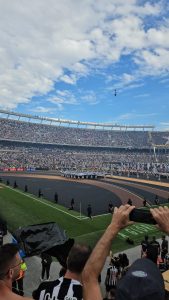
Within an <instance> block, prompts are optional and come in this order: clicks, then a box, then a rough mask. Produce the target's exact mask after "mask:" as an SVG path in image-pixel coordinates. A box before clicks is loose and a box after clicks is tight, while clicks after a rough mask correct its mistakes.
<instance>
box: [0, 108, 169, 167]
mask: <svg viewBox="0 0 169 300" xmlns="http://www.w3.org/2000/svg"><path fill="white" fill-rule="evenodd" d="M0 126H1V131H0V169H1V170H3V169H5V168H11V167H14V168H35V169H50V170H60V171H65V170H77V171H104V172H110V171H111V170H112V169H114V170H119V171H123V170H126V169H127V170H133V171H150V172H151V171H152V172H157V171H158V172H159V171H160V172H169V164H168V163H167V161H168V157H169V147H168V145H169V142H168V141H169V132H151V131H147V130H144V127H143V130H142V131H141V130H140V129H139V130H131V129H130V130H112V129H111V128H109V129H104V128H103V129H89V128H75V127H67V126H58V125H49V124H41V123H34V122H33V123H32V122H30V119H29V118H28V121H23V120H19V119H17V120H15V119H11V115H10V113H9V114H8V118H3V117H1V118H0ZM158 145H159V148H158ZM163 146H164V147H163Z"/></svg>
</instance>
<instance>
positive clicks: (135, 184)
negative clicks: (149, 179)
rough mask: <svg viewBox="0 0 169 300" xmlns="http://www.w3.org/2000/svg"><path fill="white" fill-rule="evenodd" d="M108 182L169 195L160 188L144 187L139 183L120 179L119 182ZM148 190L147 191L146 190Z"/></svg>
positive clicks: (112, 180)
mask: <svg viewBox="0 0 169 300" xmlns="http://www.w3.org/2000/svg"><path fill="white" fill-rule="evenodd" d="M106 182H114V183H119V184H120V183H122V184H125V185H128V186H134V187H139V188H142V189H143V188H144V189H145V190H150V189H151V190H153V191H156V192H157V191H159V192H164V193H166V194H168V192H167V191H166V190H161V189H160V188H158V187H155V188H154V187H151V186H149V185H144V184H139V183H137V182H128V181H127V182H126V181H125V180H121V179H119V180H116V179H113V178H112V179H111V181H106ZM146 188H147V189H146Z"/></svg>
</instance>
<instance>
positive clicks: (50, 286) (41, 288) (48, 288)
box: [32, 279, 60, 300]
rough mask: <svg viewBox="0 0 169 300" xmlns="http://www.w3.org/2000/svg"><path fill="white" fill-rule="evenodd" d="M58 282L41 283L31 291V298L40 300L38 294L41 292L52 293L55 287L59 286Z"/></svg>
mask: <svg viewBox="0 0 169 300" xmlns="http://www.w3.org/2000/svg"><path fill="white" fill-rule="evenodd" d="M59 283H60V280H59V279H57V280H54V281H48V282H42V283H41V284H40V285H39V287H38V288H37V289H36V290H34V291H33V293H32V297H33V299H35V300H39V299H40V294H41V292H42V291H52V290H53V289H54V288H55V286H57V285H59Z"/></svg>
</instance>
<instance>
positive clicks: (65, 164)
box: [0, 141, 169, 173]
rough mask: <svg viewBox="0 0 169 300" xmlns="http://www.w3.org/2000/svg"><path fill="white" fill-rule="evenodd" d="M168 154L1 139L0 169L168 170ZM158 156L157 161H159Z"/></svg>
mask: <svg viewBox="0 0 169 300" xmlns="http://www.w3.org/2000/svg"><path fill="white" fill-rule="evenodd" d="M168 157H169V154H165V153H164V154H160V155H156V157H154V154H153V152H145V151H141V152H138V151H131V150H129V149H128V150H120V149H119V150H116V151H114V150H113V149H112V150H106V149H105V150H103V149H99V148H98V149H95V150H92V149H89V148H83V149H82V148H78V147H74V148H73V147H70V148H64V147H62V148H60V147H57V146H49V145H41V146H40V145H33V144H23V143H20V144H19V145H16V144H15V142H13V143H10V145H9V144H6V142H5V141H3V142H0V169H1V170H3V169H4V168H11V167H15V168H38V169H49V170H58V171H65V170H76V171H100V172H111V171H119V172H122V171H127V170H131V171H148V172H152V173H153V172H154V173H156V172H163V173H167V172H169V163H167V161H168ZM156 159H158V163H156Z"/></svg>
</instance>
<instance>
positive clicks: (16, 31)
mask: <svg viewBox="0 0 169 300" xmlns="http://www.w3.org/2000/svg"><path fill="white" fill-rule="evenodd" d="M166 4H167V1H166V0H164V1H156V3H155V4H153V3H152V2H151V1H149V2H146V3H145V2H144V4H141V1H138V0H126V1H122V0H98V1H96V2H94V1H93V0H86V1H74V0H62V1H58V0H48V1H46V0H36V1H33V0H29V1H27V0H22V1H20V0H15V1H11V0H6V1H1V2H0V36H1V40H0V107H1V108H7V109H14V108H16V107H17V105H18V104H20V103H28V102H30V101H31V100H32V98H33V97H34V96H37V95H43V96H44V95H47V94H48V93H49V92H51V91H52V90H54V86H55V83H57V82H58V81H63V82H65V83H67V84H70V85H75V84H76V83H77V81H78V79H79V78H80V77H82V76H88V75H89V74H91V73H92V72H94V70H95V68H99V67H103V66H110V65H112V64H114V63H116V62H119V61H120V59H121V58H122V57H123V56H125V55H128V56H129V55H130V59H132V60H133V63H134V64H135V69H136V71H137V72H136V71H135V73H134V74H132V72H131V74H128V75H125V74H121V75H120V76H121V78H122V81H123V84H124V85H130V84H132V83H133V82H135V81H137V80H138V79H139V78H140V77H142V76H145V75H147V74H149V75H152V76H155V75H161V74H164V73H166V72H168V70H169V60H168V57H169V49H168V47H169V22H168V20H167V18H162V17H163V15H165V13H166V11H165V10H164V7H167V6H165V5H166ZM149 17H151V19H150V21H151V22H150V24H149V27H148V28H146V24H147V23H146V22H147V20H148V18H149ZM156 17H157V18H159V17H161V22H157V23H156V22H155V21H156ZM126 74H127V73H126ZM90 97H91V99H92V96H90ZM90 97H89V96H88V99H89V100H88V101H89V102H90V103H92V100H90ZM61 100H62V101H63V102H62V101H61ZM86 100H87V98H86ZM52 101H54V100H52ZM66 101H67V100H66ZM66 101H65V99H62V98H61V99H60V100H58V98H55V102H56V103H57V105H58V106H59V107H60V109H62V108H63V105H64V104H65V103H67V102H66ZM71 101H72V102H71ZM71 101H70V102H69V103H72V104H74V103H75V102H76V101H75V100H74V101H73V100H72V99H71ZM93 104H94V101H93Z"/></svg>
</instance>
